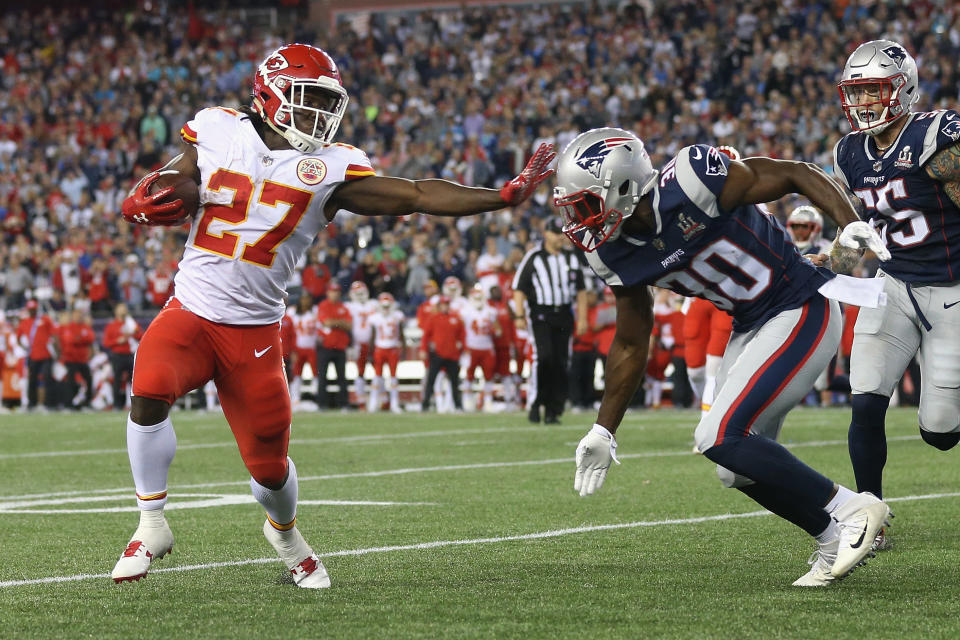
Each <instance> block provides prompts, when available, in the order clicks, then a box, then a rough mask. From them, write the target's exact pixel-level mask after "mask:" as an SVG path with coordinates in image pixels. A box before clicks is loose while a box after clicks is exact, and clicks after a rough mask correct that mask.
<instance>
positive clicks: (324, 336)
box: [317, 282, 353, 409]
mask: <svg viewBox="0 0 960 640" xmlns="http://www.w3.org/2000/svg"><path fill="white" fill-rule="evenodd" d="M317 324H318V332H319V338H320V340H319V344H318V345H317V404H318V405H320V408H321V409H322V408H323V407H325V406H329V405H328V403H327V402H326V398H327V393H326V391H327V370H328V369H329V368H330V363H333V368H334V370H335V371H336V374H337V385H338V386H339V388H340V391H339V393H338V394H337V401H336V405H335V406H337V407H339V408H341V409H345V408H347V407H348V406H349V405H350V398H349V395H348V393H347V347H348V346H350V330H351V328H352V327H353V321H352V319H351V317H350V311H349V310H347V305H345V304H343V302H342V301H341V300H340V285H339V284H337V283H336V282H330V284H328V285H327V297H326V299H324V300H323V302H321V303H320V304H319V305H317Z"/></svg>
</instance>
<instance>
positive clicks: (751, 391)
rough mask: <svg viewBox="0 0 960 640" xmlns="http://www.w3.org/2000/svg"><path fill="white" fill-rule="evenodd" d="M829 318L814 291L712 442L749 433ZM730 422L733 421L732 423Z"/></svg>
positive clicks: (801, 362)
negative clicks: (785, 337) (798, 317)
mask: <svg viewBox="0 0 960 640" xmlns="http://www.w3.org/2000/svg"><path fill="white" fill-rule="evenodd" d="M829 320H830V303H829V302H828V301H827V299H826V298H824V297H823V296H820V295H815V296H813V297H812V298H810V299H809V300H807V302H805V303H804V305H803V311H802V313H801V314H800V320H799V321H798V322H797V325H796V326H795V327H794V328H793V331H792V332H791V333H790V336H789V337H788V338H787V339H786V340H785V341H784V343H783V345H782V346H781V347H780V348H779V349H777V350H776V352H774V354H773V355H772V356H770V358H768V359H767V361H766V362H764V363H763V364H762V365H761V366H760V367H759V368H758V369H757V372H756V373H754V374H753V376H752V377H751V378H750V381H749V382H748V383H747V385H746V386H745V387H744V389H743V391H741V392H740V395H739V396H737V399H736V400H735V401H734V403H733V404H732V405H731V407H730V409H729V410H728V411H727V413H726V415H725V416H724V417H723V420H722V421H721V423H720V429H719V430H718V432H717V439H716V441H715V442H714V443H713V444H714V446H716V445H719V444H723V442H724V441H726V440H727V439H729V438H738V437H743V436H746V435H747V434H749V433H750V427H751V426H753V423H754V421H755V420H756V419H757V417H758V416H760V414H762V413H763V411H764V409H766V408H767V407H768V406H769V405H770V403H771V402H773V401H774V400H775V399H776V397H777V396H778V395H779V394H780V392H781V391H782V390H783V389H784V387H786V386H787V385H788V384H789V383H790V381H791V380H793V377H794V376H795V375H796V374H797V372H798V371H800V369H801V368H803V365H804V364H805V363H806V362H807V360H809V359H810V356H811V355H813V353H814V351H816V349H817V345H818V344H820V341H821V340H822V339H823V336H824V334H825V333H826V331H827V326H828V325H829ZM731 425H733V426H732V427H731Z"/></svg>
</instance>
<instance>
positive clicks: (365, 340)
mask: <svg viewBox="0 0 960 640" xmlns="http://www.w3.org/2000/svg"><path fill="white" fill-rule="evenodd" d="M343 304H345V305H346V306H347V311H349V312H350V318H351V319H352V320H353V322H352V325H351V327H352V328H351V329H350V331H351V332H352V333H353V344H370V338H372V337H373V327H371V325H370V316H372V315H373V314H374V313H376V312H377V309H378V306H377V301H376V300H367V301H366V302H354V301H353V300H348V301H347V302H344V303H343Z"/></svg>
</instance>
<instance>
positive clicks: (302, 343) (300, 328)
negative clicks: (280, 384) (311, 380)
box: [290, 290, 324, 406]
mask: <svg viewBox="0 0 960 640" xmlns="http://www.w3.org/2000/svg"><path fill="white" fill-rule="evenodd" d="M290 319H291V320H293V330H294V333H295V334H296V338H295V342H294V347H293V353H294V355H295V356H296V357H295V358H294V362H293V367H292V369H293V371H292V374H293V375H292V376H291V377H290V402H291V403H292V404H293V406H297V405H298V404H299V403H300V387H301V385H302V384H303V367H304V366H305V365H307V364H308V363H309V365H310V370H311V371H313V375H314V377H317V375H318V374H317V371H318V369H317V335H318V334H319V332H320V325H319V324H318V323H317V311H316V309H315V308H314V306H313V296H312V295H311V294H310V292H309V291H306V290H304V291H303V293H302V294H300V299H299V300H297V308H296V310H295V311H294V312H293V313H292V314H291V315H290ZM317 391H318V393H320V394H321V395H323V394H322V392H323V391H324V389H323V388H322V387H318V389H317Z"/></svg>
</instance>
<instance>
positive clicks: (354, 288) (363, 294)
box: [350, 280, 370, 303]
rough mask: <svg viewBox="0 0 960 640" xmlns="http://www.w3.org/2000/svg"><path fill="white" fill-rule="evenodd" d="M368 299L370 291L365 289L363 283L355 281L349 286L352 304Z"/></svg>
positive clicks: (365, 286)
mask: <svg viewBox="0 0 960 640" xmlns="http://www.w3.org/2000/svg"><path fill="white" fill-rule="evenodd" d="M369 299H370V290H369V289H367V285H366V283H365V282H362V281H360V280H357V281H355V282H353V283H351V284H350V300H352V301H353V302H361V303H362V302H366V301H367V300H369Z"/></svg>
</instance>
